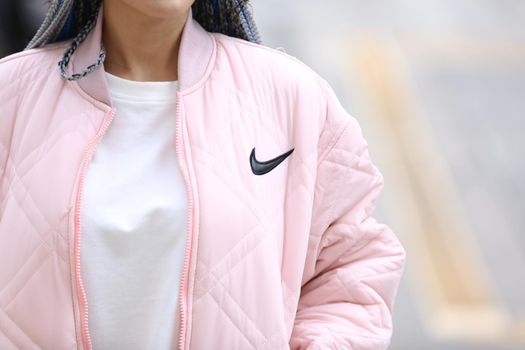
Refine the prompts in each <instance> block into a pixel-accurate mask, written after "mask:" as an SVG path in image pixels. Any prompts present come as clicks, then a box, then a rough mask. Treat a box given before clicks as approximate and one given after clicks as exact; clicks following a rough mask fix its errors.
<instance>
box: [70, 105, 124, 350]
mask: <svg viewBox="0 0 525 350" xmlns="http://www.w3.org/2000/svg"><path fill="white" fill-rule="evenodd" d="M115 112H116V108H112V109H111V111H110V112H109V114H108V115H109V117H106V119H105V120H104V123H103V125H102V129H101V130H100V131H99V133H98V134H97V135H96V136H95V139H94V140H93V141H92V142H91V143H90V145H89V146H88V150H87V152H86V154H85V156H84V159H83V161H82V168H81V173H80V183H79V186H78V191H77V200H76V207H75V234H74V240H75V273H76V290H77V298H78V303H79V307H80V333H81V337H82V348H83V349H85V350H86V349H87V350H92V344H91V337H90V335H89V329H88V304H87V300H86V292H85V290H84V284H83V283H82V277H81V275H80V203H81V201H82V196H83V191H84V188H83V186H84V179H85V176H86V172H87V166H88V163H89V161H90V160H91V158H92V156H93V153H94V151H95V148H96V146H97V144H98V143H99V142H100V140H101V138H102V136H103V135H104V133H105V132H106V130H107V128H108V127H109V125H110V124H111V122H112V121H113V117H114V115H115Z"/></svg>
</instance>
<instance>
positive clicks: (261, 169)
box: [250, 147, 294, 175]
mask: <svg viewBox="0 0 525 350" xmlns="http://www.w3.org/2000/svg"><path fill="white" fill-rule="evenodd" d="M293 150H294V148H292V149H291V150H289V151H288V152H286V153H283V154H281V155H280V156H277V157H275V158H273V159H270V160H267V161H264V162H260V161H258V160H257V159H256V158H255V147H254V148H253V149H252V153H250V166H251V168H252V172H253V173H254V174H255V175H263V174H266V173H268V172H270V171H271V170H272V169H273V168H275V167H276V166H277V165H279V164H280V163H281V162H282V161H283V160H285V159H286V157H288V156H289V155H290V154H291V153H292V152H293Z"/></svg>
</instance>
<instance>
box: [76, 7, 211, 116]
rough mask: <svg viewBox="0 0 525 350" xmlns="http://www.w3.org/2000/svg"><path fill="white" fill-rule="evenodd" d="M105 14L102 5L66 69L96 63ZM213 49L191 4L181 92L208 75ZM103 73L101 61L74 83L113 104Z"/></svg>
mask: <svg viewBox="0 0 525 350" xmlns="http://www.w3.org/2000/svg"><path fill="white" fill-rule="evenodd" d="M103 13H104V12H103V6H101V7H100V10H99V13H98V18H97V23H96V25H95V27H94V28H93V29H92V30H91V31H90V32H89V34H88V36H87V37H86V39H85V40H84V42H82V43H81V44H80V45H79V47H78V49H77V50H76V52H75V53H74V54H73V56H72V57H71V62H70V64H69V66H68V67H67V68H66V71H67V72H68V73H69V74H71V73H73V72H75V73H78V72H80V71H82V70H84V69H85V68H86V67H88V66H89V65H91V64H93V63H95V62H96V60H97V57H98V54H99V53H100V49H101V47H102V23H103ZM214 51H215V44H214V40H213V39H212V36H211V35H210V33H208V32H207V31H206V30H205V29H204V28H203V27H202V26H201V25H200V24H199V23H198V22H197V21H196V20H195V19H194V18H193V16H192V9H191V7H190V9H189V13H188V17H187V18H186V22H185V24H184V28H183V30H182V36H181V40H180V47H179V56H178V72H177V73H178V89H179V91H184V90H187V89H190V88H192V87H193V86H194V85H196V84H197V83H198V82H199V81H200V80H201V79H202V78H203V77H204V76H205V74H206V72H207V68H208V65H209V63H210V61H211V59H212V57H213V55H214ZM104 73H105V70H104V65H103V64H102V65H101V66H99V67H98V68H97V69H95V71H93V72H92V73H91V74H88V75H87V76H85V77H84V78H82V79H80V80H78V81H74V82H73V83H75V84H76V83H78V85H79V86H80V88H81V89H82V90H83V91H84V92H86V93H87V94H88V95H89V96H91V97H92V98H94V99H95V100H98V101H100V102H102V103H104V104H106V105H108V106H112V104H111V97H110V96H111V95H110V92H109V88H108V85H107V81H106V77H105V75H104Z"/></svg>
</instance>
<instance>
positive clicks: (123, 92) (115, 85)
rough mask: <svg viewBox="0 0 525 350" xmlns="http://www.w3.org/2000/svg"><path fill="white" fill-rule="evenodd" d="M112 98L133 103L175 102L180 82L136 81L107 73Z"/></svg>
mask: <svg viewBox="0 0 525 350" xmlns="http://www.w3.org/2000/svg"><path fill="white" fill-rule="evenodd" d="M105 74H106V80H107V83H108V87H109V90H110V93H111V97H112V98H114V99H119V100H125V101H133V102H175V101H176V99H177V89H178V80H171V81H136V80H129V79H124V78H121V77H118V76H116V75H113V74H111V73H108V72H105Z"/></svg>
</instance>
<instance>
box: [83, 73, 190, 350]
mask: <svg viewBox="0 0 525 350" xmlns="http://www.w3.org/2000/svg"><path fill="white" fill-rule="evenodd" d="M106 78H107V81H108V84H109V89H110V92H111V97H112V100H113V103H114V105H115V107H116V108H117V110H116V114H115V116H114V119H113V122H112V123H111V125H110V126H109V129H108V130H106V133H105V135H104V136H103V138H102V140H101V142H100V143H99V144H98V145H97V148H96V150H95V153H94V155H93V158H92V160H91V162H90V163H89V166H88V170H87V174H86V177H85V183H84V185H85V187H84V197H83V200H82V203H81V205H82V207H81V215H80V217H81V225H82V228H81V230H82V231H81V259H80V260H81V274H82V280H83V283H84V286H85V291H86V297H87V302H88V312H89V313H88V323H89V331H90V335H91V340H92V343H93V349H95V350H106V349H107V350H120V349H126V350H134V349H137V350H138V349H141V350H148V349H152V350H153V349H155V350H168V349H170V348H171V347H172V342H173V344H175V345H176V344H177V341H178V334H177V332H175V330H176V327H177V326H178V320H177V310H178V295H179V283H180V279H181V273H182V265H183V259H184V246H185V239H186V238H185V232H186V189H185V186H184V182H183V181H184V180H183V178H182V177H181V173H180V171H179V168H178V163H177V158H176V153H175V121H176V120H175V118H176V115H175V107H176V90H177V81H169V82H138V81H132V80H127V79H123V78H120V77H117V76H114V75H111V74H109V73H107V72H106Z"/></svg>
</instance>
